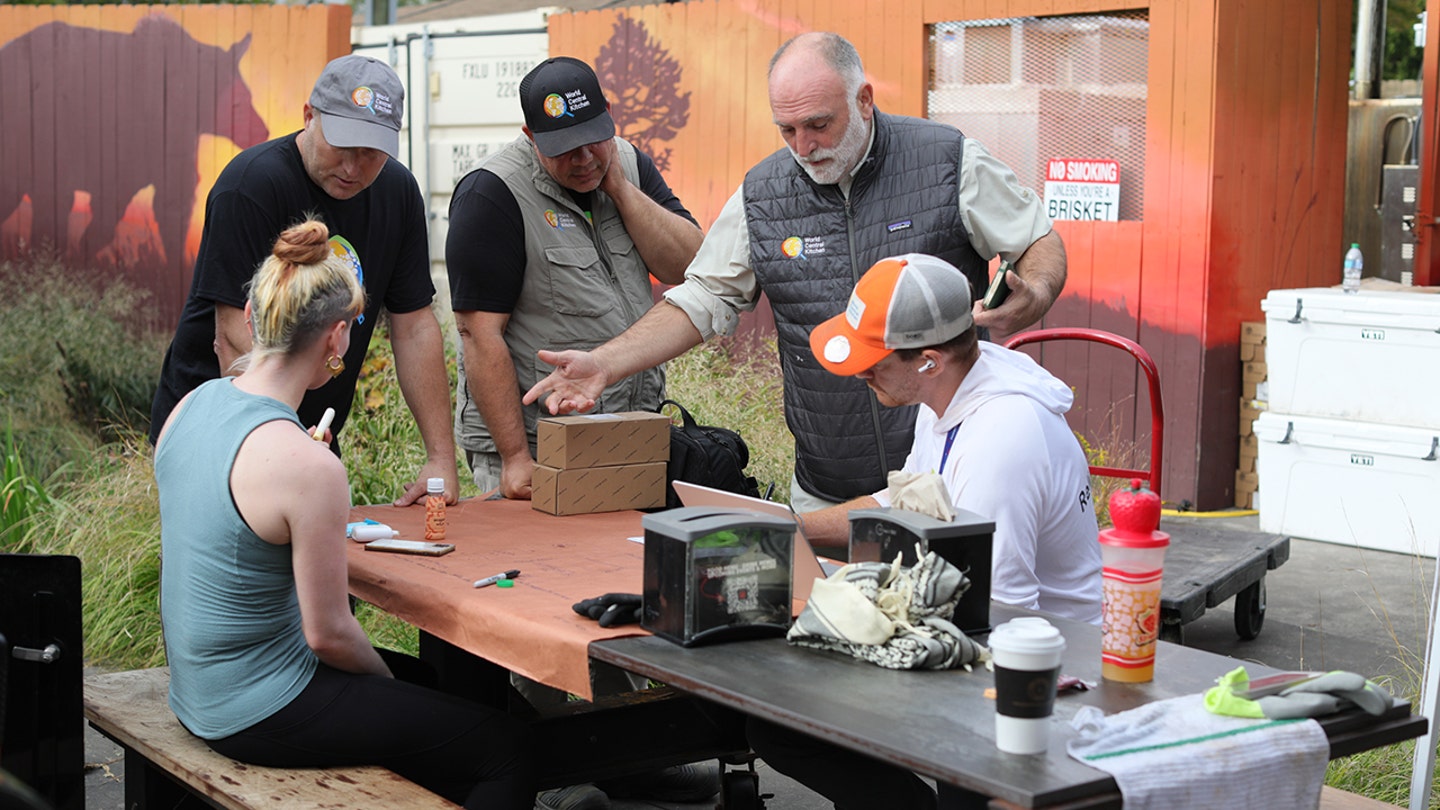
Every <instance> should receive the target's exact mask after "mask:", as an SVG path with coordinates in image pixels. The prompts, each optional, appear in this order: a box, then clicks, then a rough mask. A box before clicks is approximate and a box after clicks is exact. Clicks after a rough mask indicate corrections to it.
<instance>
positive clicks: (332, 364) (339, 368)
mask: <svg viewBox="0 0 1440 810" xmlns="http://www.w3.org/2000/svg"><path fill="white" fill-rule="evenodd" d="M325 369H326V370H327V371H329V372H330V376H331V377H339V376H340V375H341V374H344V373H345V360H344V358H342V357H341V356H340V355H338V354H332V355H330V357H329V359H327V360H326V361H325Z"/></svg>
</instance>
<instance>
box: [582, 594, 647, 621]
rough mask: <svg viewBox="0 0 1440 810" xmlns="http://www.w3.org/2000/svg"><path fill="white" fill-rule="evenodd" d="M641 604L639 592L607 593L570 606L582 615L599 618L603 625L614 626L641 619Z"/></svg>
mask: <svg viewBox="0 0 1440 810" xmlns="http://www.w3.org/2000/svg"><path fill="white" fill-rule="evenodd" d="M640 605H641V600H640V594H638V593H607V594H605V595H604V596H597V597H594V598H593V599H586V600H584V601H583V602H576V603H575V604H573V605H571V606H570V607H571V608H573V609H574V610H575V612H576V613H579V614H580V615H581V616H585V617H587V618H591V619H596V620H598V621H599V622H600V626H601V627H614V626H615V625H617V624H634V623H635V622H638V621H640V610H641V607H640Z"/></svg>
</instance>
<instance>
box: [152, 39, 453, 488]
mask: <svg viewBox="0 0 1440 810" xmlns="http://www.w3.org/2000/svg"><path fill="white" fill-rule="evenodd" d="M404 105H405V88H404V86H403V85H402V84H401V83H400V77H399V76H397V75H396V74H395V71H394V70H392V69H391V68H390V66H389V65H387V64H385V63H384V62H382V61H379V60H377V59H372V58H370V57H368V56H358V55H353V54H352V55H349V56H342V57H340V58H338V59H335V60H333V61H331V62H330V63H329V64H327V65H326V66H325V69H324V70H323V71H322V72H321V74H320V77H319V79H317V80H316V82H315V85H314V87H313V89H312V90H311V92H310V101H309V102H308V103H307V104H305V105H304V107H303V109H302V110H301V113H302V116H303V120H304V128H303V129H301V130H300V131H299V132H293V133H291V134H289V135H284V136H282V137H279V138H276V139H274V140H271V141H267V142H265V143H262V144H259V145H257V146H252V147H250V148H249V149H246V150H245V151H243V152H241V153H240V154H238V155H236V156H235V159H234V160H231V161H230V163H229V165H227V166H226V167H225V169H224V171H222V172H221V173H220V177H219V178H218V179H217V180H216V181H215V185H214V187H212V188H211V190H210V196H209V197H208V198H207V199H206V201H205V228H204V231H203V232H202V233H201V236H200V251H199V255H198V256H196V259H195V275H194V279H193V281H192V282H191V286H190V294H189V296H188V297H187V298H186V301H185V309H184V311H183V312H182V313H181V315H180V324H179V326H178V327H177V329H176V331H175V339H174V340H173V341H172V342H171V344H170V349H169V351H167V352H166V354H165V364H164V367H163V368H162V369H161V373H160V374H161V376H160V385H159V387H158V389H157V390H156V393H155V401H154V404H153V405H152V406H151V409H150V421H151V431H150V439H151V442H152V443H153V442H154V440H155V438H156V436H157V434H158V433H159V429H160V426H161V425H163V424H164V423H165V419H166V417H167V416H169V414H170V411H171V410H173V409H174V407H175V403H177V402H179V401H180V398H181V397H183V396H185V394H187V393H188V392H190V391H191V390H192V389H194V388H195V387H196V386H198V385H199V384H200V383H202V382H204V381H206V380H210V379H214V378H216V377H220V376H222V375H226V374H233V373H235V371H234V368H235V363H236V361H237V360H238V359H239V358H241V357H242V356H243V355H245V353H246V352H248V351H250V330H249V327H248V325H247V324H246V323H245V316H244V306H245V286H246V284H248V283H249V282H250V279H251V277H253V276H254V274H255V268H256V267H258V266H259V265H260V262H261V261H262V260H263V259H264V258H265V257H266V256H269V255H270V251H271V248H272V247H273V246H274V245H275V239H276V238H277V237H278V236H279V235H280V232H281V231H283V230H284V229H285V228H288V227H290V226H291V225H294V224H295V223H297V222H301V221H303V220H305V219H307V218H311V217H313V218H316V219H319V220H321V221H323V222H324V223H325V225H326V226H327V227H328V228H329V229H330V233H331V238H330V242H331V247H332V248H333V249H334V251H335V252H336V253H337V254H339V255H342V256H344V257H345V258H346V259H347V260H348V261H349V263H350V264H351V266H352V267H353V268H354V269H355V274H356V275H357V276H358V277H359V278H360V283H361V285H362V286H364V288H365V298H366V304H365V312H364V314H363V315H361V317H360V318H358V319H356V322H355V325H354V327H353V330H352V332H351V335H350V348H349V350H348V351H346V352H345V356H344V357H340V356H336V357H335V358H333V362H332V364H331V368H332V369H333V370H334V373H335V379H334V380H331V381H330V382H328V383H326V384H325V385H323V386H321V387H320V388H317V389H315V390H313V391H310V392H309V393H308V394H306V396H305V399H304V401H303V402H301V404H300V408H299V413H300V419H301V420H302V421H303V422H304V423H305V424H306V425H315V424H317V423H318V422H319V420H320V417H321V415H322V414H323V413H324V412H325V409H326V408H334V409H335V419H334V421H333V422H332V423H331V430H332V432H333V434H334V436H335V437H336V440H335V441H334V442H332V444H331V447H332V448H333V449H334V450H335V452H336V453H337V454H338V453H339V452H340V444H339V440H338V437H339V435H340V432H341V430H342V429H343V428H344V426H345V421H346V417H347V416H348V415H349V413H350V403H351V402H352V401H353V400H354V397H355V384H356V381H357V380H358V378H359V374H360V367H361V365H362V364H363V363H364V360H365V353H366V350H367V348H368V347H369V345H370V335H371V332H372V331H373V330H374V329H375V324H376V322H377V321H379V319H380V311H381V309H382V308H383V309H385V310H386V311H388V312H389V313H390V342H391V345H392V347H393V348H394V351H395V369H396V373H397V375H398V376H399V378H400V385H401V387H403V388H404V389H405V394H406V395H405V400H406V402H407V403H408V404H409V405H410V410H411V413H412V414H414V416H415V422H416V424H417V425H418V426H419V428H420V437H421V439H422V440H423V441H424V443H425V451H426V457H427V461H426V462H425V464H424V466H422V467H421V468H420V470H419V472H418V473H417V474H416V476H415V477H414V478H413V479H411V480H410V481H409V482H407V483H406V484H405V487H404V491H403V492H401V493H399V494H398V497H397V498H396V499H395V504H396V505H397V506H403V505H406V504H410V503H414V502H415V500H416V499H417V498H420V497H421V496H423V495H424V494H425V481H426V479H427V478H444V479H445V494H446V497H447V498H448V499H449V500H450V501H451V502H452V503H453V502H454V501H455V499H456V496H457V495H458V493H459V482H458V477H457V468H456V463H455V461H456V459H455V438H454V436H453V435H452V434H451V431H450V396H449V388H450V386H449V380H448V378H447V376H446V372H445V353H444V342H443V338H442V337H441V333H440V324H439V322H438V321H437V320H436V319H435V315H434V313H433V312H432V311H431V309H430V301H431V299H432V298H433V297H434V295H435V287H434V285H433V284H432V283H431V281H430V250H429V242H428V239H427V237H426V230H425V221H426V216H425V213H426V210H425V203H424V200H423V199H422V198H421V196H420V188H419V186H418V185H417V184H416V182H415V178H414V176H412V175H411V174H410V170H409V169H407V168H405V166H404V165H402V164H401V163H400V162H399V160H397V159H395V158H397V157H398V155H399V153H400V123H401V116H402V115H403V114H404Z"/></svg>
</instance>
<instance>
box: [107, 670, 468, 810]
mask: <svg viewBox="0 0 1440 810" xmlns="http://www.w3.org/2000/svg"><path fill="white" fill-rule="evenodd" d="M169 686H170V670H169V668H167V667H160V668H157V669H144V670H134V671H130V672H115V673H110V674H105V675H93V676H91V677H89V678H86V679H85V717H86V719H88V720H89V721H90V725H91V726H93V727H94V728H95V729H96V730H97V731H99V732H100V733H102V734H104V735H105V736H107V737H109V738H110V739H112V740H114V741H115V742H116V743H117V744H118V745H120V747H121V748H123V749H125V806H126V807H127V808H130V810H143V808H146V807H165V808H174V807H182V806H187V805H191V806H198V804H197V802H196V801H195V799H197V798H198V799H199V800H200V801H203V802H204V804H207V805H209V806H211V807H223V808H230V810H250V809H251V808H277V807H284V808H286V810H321V808H357V807H406V808H411V807H433V808H453V807H456V806H457V805H454V804H452V803H450V802H448V801H446V800H444V799H442V798H441V797H439V796H437V795H435V794H434V793H431V792H430V791H428V790H425V789H424V788H422V787H420V786H419V785H417V784H415V783H414V782H411V781H409V780H407V779H405V778H404V777H402V776H400V775H399V774H396V773H394V772H392V771H389V770H386V769H385V768H382V767H379V766H374V765H371V766H363V767H349V768H264V767H260V766H257V765H247V764H245V763H243V762H236V761H235V760H233V759H230V758H229V757H225V756H221V755H220V754H217V753H215V752H214V751H212V750H210V747H209V746H207V745H206V744H205V743H204V742H203V741H202V740H200V738H198V737H196V736H194V735H193V734H191V733H190V732H189V731H186V730H185V727H184V726H182V725H180V721H179V720H177V719H175V714H174V712H172V711H170V705H169V703H168V702H167V693H168V691H169Z"/></svg>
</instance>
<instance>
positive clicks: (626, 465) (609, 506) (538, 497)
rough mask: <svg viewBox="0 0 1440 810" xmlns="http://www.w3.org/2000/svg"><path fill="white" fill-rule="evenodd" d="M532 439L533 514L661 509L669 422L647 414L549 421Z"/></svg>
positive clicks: (610, 414) (567, 417)
mask: <svg viewBox="0 0 1440 810" xmlns="http://www.w3.org/2000/svg"><path fill="white" fill-rule="evenodd" d="M535 434H536V435H535V440H536V451H535V461H536V467H535V474H534V476H533V477H532V478H531V501H530V503H531V506H533V507H534V508H535V509H537V510H539V511H541V512H548V513H550V514H552V515H582V514H587V513H590V512H615V511H618V510H621V509H652V508H654V507H657V506H664V505H665V467H666V464H667V462H669V460H670V418H669V417H667V416H663V415H661V414H658V413H651V412H649V411H629V412H625V413H604V414H590V415H581V416H558V417H550V418H547V419H541V420H540V421H539V422H538V423H537V425H536V431H535Z"/></svg>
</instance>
